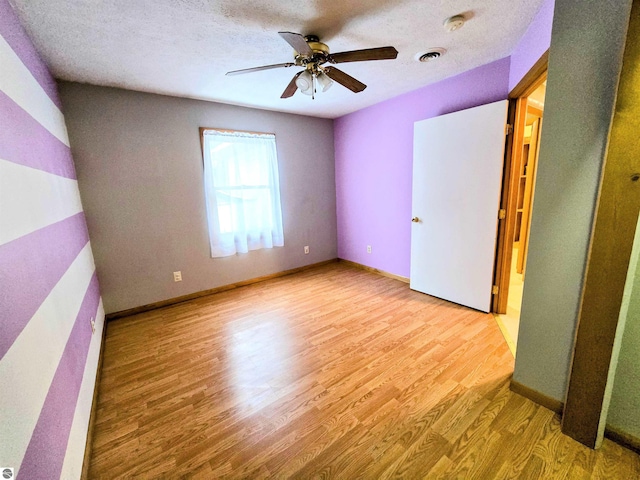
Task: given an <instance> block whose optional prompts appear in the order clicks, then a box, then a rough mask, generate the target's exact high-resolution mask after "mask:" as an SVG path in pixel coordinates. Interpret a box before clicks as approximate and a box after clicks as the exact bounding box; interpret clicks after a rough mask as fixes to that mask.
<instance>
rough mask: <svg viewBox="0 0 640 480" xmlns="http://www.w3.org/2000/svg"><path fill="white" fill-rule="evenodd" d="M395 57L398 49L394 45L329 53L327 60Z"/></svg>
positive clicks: (341, 60)
mask: <svg viewBox="0 0 640 480" xmlns="http://www.w3.org/2000/svg"><path fill="white" fill-rule="evenodd" d="M397 57H398V51H397V50H396V49H395V48H394V47H380V48H366V49H364V50H351V51H349V52H338V53H332V54H331V55H329V61H330V62H331V63H346V62H364V61H367V60H393V59H394V58H397Z"/></svg>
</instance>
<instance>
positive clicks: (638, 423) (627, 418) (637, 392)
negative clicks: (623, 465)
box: [607, 221, 640, 439]
mask: <svg viewBox="0 0 640 480" xmlns="http://www.w3.org/2000/svg"><path fill="white" fill-rule="evenodd" d="M618 328H619V329H622V331H621V332H620V333H621V336H622V342H621V346H620V350H619V353H618V358H617V360H618V361H617V367H616V373H615V381H614V382H613V392H612V394H611V403H610V404H609V414H608V416H607V426H612V427H614V428H615V429H616V430H618V431H620V432H624V433H626V434H627V435H632V436H633V437H635V438H636V439H640V221H639V223H638V227H637V229H636V238H635V242H634V246H633V253H632V254H631V262H630V263H629V273H628V275H627V284H626V285H625V295H624V299H623V301H622V308H621V310H620V324H619V327H618ZM617 335H618V333H617V332H616V337H617ZM616 343H617V342H616Z"/></svg>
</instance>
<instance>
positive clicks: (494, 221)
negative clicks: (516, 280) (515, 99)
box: [407, 100, 508, 312]
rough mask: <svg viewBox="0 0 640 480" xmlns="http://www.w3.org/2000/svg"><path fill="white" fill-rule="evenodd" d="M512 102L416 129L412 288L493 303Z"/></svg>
mask: <svg viewBox="0 0 640 480" xmlns="http://www.w3.org/2000/svg"><path fill="white" fill-rule="evenodd" d="M507 105H508V102H507V101H506V100H503V101H500V102H495V103H490V104H488V105H483V106H481V107H475V108H470V109H468V110H462V111H460V112H455V113H450V114H448V115H442V116H440V117H436V118H430V119H428V120H423V121H420V122H416V123H415V125H414V134H413V135H414V137H413V138H414V140H413V198H412V216H413V220H412V222H413V223H412V224H411V225H412V226H411V288H412V289H414V290H418V291H420V292H423V293H427V294H429V295H433V296H436V297H439V298H443V299H445V300H449V301H452V302H455V303H459V304H461V305H466V306H468V307H471V308H475V309H477V310H482V311H484V312H488V311H489V310H490V306H491V287H492V281H493V266H494V258H495V249H496V235H497V225H498V210H499V207H500V190H501V186H502V169H503V162H504V144H505V125H506V121H507ZM407 221H409V219H407Z"/></svg>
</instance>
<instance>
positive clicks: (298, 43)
mask: <svg viewBox="0 0 640 480" xmlns="http://www.w3.org/2000/svg"><path fill="white" fill-rule="evenodd" d="M278 35H280V36H281V37H282V38H283V39H284V41H285V42H287V43H288V44H289V45H291V46H292V47H293V49H294V50H295V51H296V52H298V53H299V54H300V55H309V56H311V55H313V50H311V47H309V45H308V44H307V41H306V40H305V39H304V37H303V36H302V35H300V34H299V33H292V32H278Z"/></svg>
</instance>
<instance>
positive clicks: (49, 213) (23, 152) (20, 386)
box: [0, 0, 104, 480]
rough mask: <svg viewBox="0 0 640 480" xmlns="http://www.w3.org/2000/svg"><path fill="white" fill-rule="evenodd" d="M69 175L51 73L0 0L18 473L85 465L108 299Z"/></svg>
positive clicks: (0, 336) (67, 470) (8, 442)
mask: <svg viewBox="0 0 640 480" xmlns="http://www.w3.org/2000/svg"><path fill="white" fill-rule="evenodd" d="M77 183H78V182H77V180H76V175H75V169H74V166H73V160H72V158H71V151H70V148H69V140H68V137H67V129H66V126H65V122H64V116H63V114H62V112H61V105H60V101H59V99H58V95H57V91H56V84H55V81H54V80H53V78H52V77H51V75H50V74H49V72H48V70H47V68H46V66H45V65H44V63H43V62H42V61H41V60H40V57H39V56H38V54H37V52H36V51H35V48H34V47H33V45H32V43H31V41H30V40H29V38H28V36H27V34H26V32H25V31H24V29H23V28H22V27H21V26H20V24H19V22H18V19H17V17H16V16H15V14H14V12H13V10H12V8H11V6H10V5H9V3H8V2H7V0H0V392H1V393H0V467H12V468H14V470H15V472H16V473H17V478H19V479H20V478H24V479H30V480H31V479H55V478H64V479H73V478H80V474H81V470H82V461H83V455H84V448H85V441H86V435H87V429H88V423H89V414H90V410H91V402H92V397H93V389H94V385H95V378H96V369H97V363H98V355H99V351H100V341H101V338H102V328H103V324H104V310H103V307H102V301H101V298H100V292H99V288H98V280H97V276H96V272H95V265H94V261H93V255H92V253H91V246H90V244H89V236H88V233H87V227H86V223H85V218H84V214H83V210H82V204H81V202H80V194H79V192H78V184H77ZM92 319H93V320H95V325H96V331H95V333H92V330H91V320H92Z"/></svg>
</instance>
